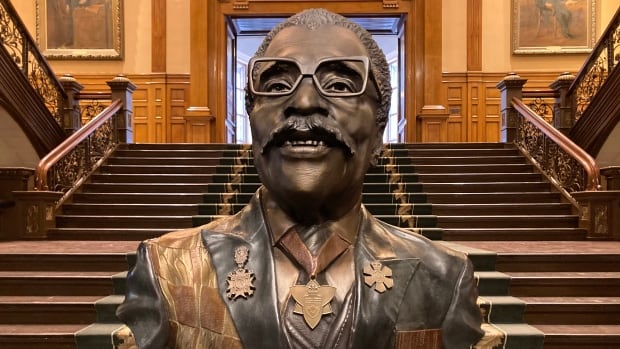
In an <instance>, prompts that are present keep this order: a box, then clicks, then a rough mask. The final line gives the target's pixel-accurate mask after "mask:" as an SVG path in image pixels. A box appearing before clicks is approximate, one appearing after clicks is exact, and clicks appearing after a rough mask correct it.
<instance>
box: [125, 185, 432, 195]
mask: <svg viewBox="0 0 620 349" xmlns="http://www.w3.org/2000/svg"><path fill="white" fill-rule="evenodd" d="M119 186H122V187H121V189H124V188H126V187H125V185H124V184H119ZM127 187H129V185H128V186H127ZM259 187H260V184H259V183H235V184H229V183H211V184H209V185H208V187H207V190H205V192H207V193H227V192H233V191H238V192H241V193H254V192H255V191H256V190H257V189H258V188H259ZM421 188H422V185H421V184H420V183H394V184H389V183H364V187H363V190H364V193H392V192H394V191H398V192H399V193H410V192H420V190H421ZM127 189H129V188H127ZM136 190H137V189H136Z"/></svg>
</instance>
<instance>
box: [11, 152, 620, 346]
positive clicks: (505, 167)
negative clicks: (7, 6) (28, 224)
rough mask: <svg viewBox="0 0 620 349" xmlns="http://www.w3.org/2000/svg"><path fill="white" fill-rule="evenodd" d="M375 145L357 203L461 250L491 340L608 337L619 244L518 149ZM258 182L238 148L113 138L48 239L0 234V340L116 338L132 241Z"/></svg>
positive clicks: (595, 341) (188, 221)
mask: <svg viewBox="0 0 620 349" xmlns="http://www.w3.org/2000/svg"><path fill="white" fill-rule="evenodd" d="M383 155H384V156H383V157H382V159H381V163H380V165H379V166H378V167H376V168H374V169H372V170H371V172H370V173H369V174H368V175H367V178H366V184H365V187H364V195H363V202H364V203H365V205H366V207H367V208H368V209H369V210H370V211H371V212H372V213H373V214H374V215H375V216H377V217H378V218H380V219H382V220H385V221H387V222H389V223H391V224H394V225H399V226H402V227H404V228H407V229H409V230H411V231H412V232H413V233H419V234H422V235H425V236H427V237H429V238H431V239H434V240H443V241H440V242H439V243H443V244H447V245H448V246H449V247H452V248H454V249H457V250H461V251H463V252H465V253H467V254H468V255H469V257H470V259H471V260H472V261H473V262H474V265H475V268H476V277H477V280H478V282H479V284H478V286H479V291H480V298H479V304H480V307H481V309H482V310H483V313H484V315H485V320H486V322H487V323H491V324H492V325H488V326H486V329H487V330H488V332H489V333H492V334H494V337H493V339H494V340H496V342H497V343H495V344H496V345H497V346H498V347H504V348H528V349H529V348H532V349H534V348H541V347H543V341H544V348H545V349H548V348H569V349H570V348H614V347H620V263H618V262H620V243H618V242H607V241H586V240H585V231H583V230H581V229H579V228H577V216H576V215H574V214H573V212H572V207H571V205H570V204H567V203H565V202H564V201H563V199H562V196H561V195H560V194H559V193H557V192H555V191H554V190H553V188H552V186H551V185H550V184H549V182H547V181H546V180H545V179H544V178H543V177H542V176H541V175H540V174H538V173H537V172H536V171H535V169H534V167H533V166H532V165H530V164H529V163H528V162H527V160H526V159H525V158H524V157H523V156H522V155H521V154H520V153H519V151H518V150H516V149H515V148H514V147H512V146H511V145H506V144H487V143H484V144H482V143H473V144H472V143H467V144H394V145H390V146H389V147H386V149H385V151H384V154H383ZM258 185H259V184H258V176H257V175H256V172H255V169H254V167H253V165H252V159H251V151H250V150H249V148H247V147H241V146H236V145H216V144H209V145H198V144H129V145H123V146H121V147H120V148H119V149H117V150H116V151H115V153H114V155H113V157H111V158H110V159H109V160H108V161H107V162H106V164H105V165H103V166H102V167H101V168H100V169H99V171H98V172H97V173H95V174H93V175H92V176H91V177H90V180H89V181H88V182H87V183H85V184H84V185H82V187H81V188H80V190H79V191H78V192H77V193H75V194H74V195H73V196H72V199H71V201H70V202H68V203H66V204H64V205H63V207H62V213H61V214H59V215H58V216H57V218H56V228H54V229H51V230H50V231H49V237H50V238H49V240H46V241H16V242H3V243H0V347H1V348H6V349H13V348H21V349H24V348H76V347H77V348H88V349H92V348H112V347H115V348H123V347H124V346H127V345H128V344H129V343H123V338H124V336H123V331H124V328H123V326H122V325H121V324H119V323H118V320H116V319H115V317H114V315H113V314H114V309H115V308H116V306H117V305H118V304H119V303H120V302H121V301H122V297H123V296H122V295H123V294H124V277H125V274H126V270H127V268H128V266H129V265H132V263H133V260H134V258H135V254H134V253H135V249H136V247H137V244H138V242H139V241H141V240H143V239H146V238H151V237H155V236H159V235H161V234H163V233H166V232H168V231H172V230H176V229H182V228H187V227H191V226H194V225H198V224H203V223H206V222H208V221H210V220H212V219H214V218H217V217H218V216H222V215H227V214H232V213H234V212H237V211H238V210H239V209H240V208H241V207H243V205H244V204H245V203H247V202H248V201H249V198H250V196H251V195H252V193H253V192H254V191H255V190H256V189H257V188H258ZM524 322H526V323H527V324H529V325H530V326H528V325H525V324H524ZM543 334H544V339H543Z"/></svg>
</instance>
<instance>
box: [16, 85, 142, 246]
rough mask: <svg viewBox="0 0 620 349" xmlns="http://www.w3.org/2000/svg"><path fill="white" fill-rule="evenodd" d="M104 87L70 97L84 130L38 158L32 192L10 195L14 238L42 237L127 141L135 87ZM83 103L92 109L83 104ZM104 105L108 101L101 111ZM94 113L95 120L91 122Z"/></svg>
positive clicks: (93, 118)
mask: <svg viewBox="0 0 620 349" xmlns="http://www.w3.org/2000/svg"><path fill="white" fill-rule="evenodd" d="M108 85H109V86H110V88H111V93H83V94H79V93H78V94H75V95H74V96H72V99H73V100H74V103H75V109H76V110H75V113H76V114H77V116H78V117H80V118H81V119H82V120H83V121H84V123H85V125H84V126H83V127H81V128H80V129H78V130H77V131H75V132H74V133H72V134H71V135H70V136H69V137H67V138H66V139H65V140H64V141H63V142H62V143H61V144H60V145H58V146H57V147H56V148H55V149H53V150H52V151H51V152H49V154H47V155H46V156H44V157H43V158H42V159H41V161H40V162H39V164H38V165H37V168H36V170H35V173H34V177H35V180H34V182H35V183H34V190H32V191H14V192H13V194H14V197H15V200H16V203H17V212H18V216H19V217H20V222H19V223H18V227H17V237H19V238H45V237H46V236H47V229H48V228H51V227H53V226H54V225H55V215H56V213H57V211H58V209H59V208H60V207H61V205H62V203H63V202H64V201H65V200H66V199H67V198H68V197H69V196H70V195H71V194H72V193H73V191H75V190H76V188H78V187H79V186H80V184H82V183H83V182H84V181H85V180H86V178H88V176H89V175H90V174H91V173H92V172H93V171H95V170H96V169H97V168H98V167H99V166H100V165H101V164H102V163H103V162H104V161H105V159H107V157H108V156H109V155H110V154H111V153H112V152H113V151H114V149H116V147H117V146H118V144H119V143H130V142H131V141H132V130H131V113H132V112H131V94H132V92H133V91H134V90H135V85H133V84H132V83H131V81H129V79H127V78H125V77H123V76H117V77H116V78H114V79H113V80H111V81H108ZM85 100H89V101H90V102H91V104H84V101H85ZM93 101H94V102H93ZM107 101H111V102H110V104H109V105H108V106H107V107H104V106H103V105H104V103H107ZM93 110H94V111H96V114H97V115H96V116H95V117H92V118H91V116H90V115H89V112H92V111H93ZM99 111H100V112H99ZM90 114H92V113H90Z"/></svg>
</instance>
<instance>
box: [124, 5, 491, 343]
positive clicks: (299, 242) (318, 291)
mask: <svg viewBox="0 0 620 349" xmlns="http://www.w3.org/2000/svg"><path fill="white" fill-rule="evenodd" d="M248 75H249V78H248V88H247V95H246V105H247V109H248V113H249V115H250V122H251V127H252V136H253V153H254V162H255V165H256V168H257V170H258V173H259V176H260V178H261V181H262V183H263V186H262V187H261V188H260V189H259V190H258V191H257V192H256V193H255V195H254V197H253V198H252V200H251V202H250V203H249V204H248V205H247V206H246V207H245V208H244V209H243V210H242V211H241V212H239V213H238V214H236V215H234V216H230V217H227V218H223V219H220V220H217V221H214V222H212V223H209V224H207V225H205V226H202V227H197V228H192V229H188V230H184V231H179V232H173V233H170V234H166V235H164V236H162V237H160V238H157V239H152V240H148V241H145V242H143V243H142V244H141V245H140V247H139V249H138V260H137V264H136V266H135V267H134V269H133V270H132V271H131V272H130V273H129V275H128V281H127V295H126V299H125V302H124V303H123V304H122V305H121V306H120V307H119V309H118V311H117V314H118V316H119V317H120V318H121V319H122V320H123V321H124V322H125V323H127V325H128V326H129V327H130V328H131V330H132V332H133V333H134V336H135V337H136V342H137V344H138V346H139V348H207V347H208V348H242V347H243V348H291V347H292V348H393V347H414V343H421V342H425V343H434V344H430V345H429V346H424V347H425V348H427V347H428V348H435V347H437V348H438V347H440V346H441V347H443V348H469V347H470V345H472V344H474V343H476V341H477V340H478V339H479V338H480V337H481V336H482V332H481V330H480V325H481V315H480V311H479V309H478V306H477V305H476V296H477V291H476V289H475V286H474V283H473V269H472V265H471V263H470V262H468V260H467V258H466V257H465V256H463V255H461V254H459V253H456V252H453V251H450V250H447V249H445V248H443V247H440V246H437V245H435V244H434V243H432V242H430V241H428V240H427V239H425V238H423V237H420V236H416V235H414V234H411V233H409V232H407V231H404V230H401V229H399V228H397V227H393V226H390V225H388V224H385V223H383V222H381V221H378V220H376V219H375V218H373V217H372V215H370V214H369V213H368V212H367V211H366V209H365V208H364V206H363V205H362V204H361V196H362V185H363V180H364V175H365V173H366V171H367V169H368V167H369V166H371V165H372V164H373V163H374V162H376V159H377V157H378V155H379V151H380V149H381V146H382V137H381V135H382V133H383V129H384V127H385V122H386V119H387V115H388V108H389V103H390V92H391V88H390V84H389V73H388V66H387V62H386V60H385V56H384V55H383V53H382V52H381V50H380V49H379V48H378V47H377V45H376V43H375V42H374V40H373V39H372V37H371V36H370V34H368V33H367V32H366V31H365V30H364V29H362V28H360V27H359V26H358V25H357V24H355V23H353V22H351V21H349V20H347V19H346V18H344V17H341V16H339V15H336V14H333V13H331V12H328V11H325V10H322V9H313V10H307V11H304V12H301V13H299V14H297V15H295V16H293V17H291V18H289V19H288V20H286V21H285V22H283V23H281V24H280V25H278V26H277V27H276V28H274V29H273V30H272V32H271V33H270V34H269V35H268V36H267V37H266V39H265V41H264V42H263V44H262V45H261V47H260V48H259V49H258V52H257V53H256V56H255V57H254V58H252V60H251V61H250V63H249V66H248ZM418 345H419V344H418Z"/></svg>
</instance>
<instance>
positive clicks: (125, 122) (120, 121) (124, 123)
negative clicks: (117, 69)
mask: <svg viewBox="0 0 620 349" xmlns="http://www.w3.org/2000/svg"><path fill="white" fill-rule="evenodd" d="M106 83H107V84H108V86H110V90H111V91H112V100H113V101H114V100H117V99H120V100H121V102H123V107H122V108H121V110H119V111H118V113H116V115H115V116H114V124H115V125H116V133H117V137H118V142H119V143H132V142H133V128H132V123H131V120H132V115H133V91H135V90H136V85H134V84H133V83H132V82H131V81H130V80H129V79H128V78H127V77H125V76H124V75H117V76H116V77H115V78H114V79H112V80H111V81H107V82H106Z"/></svg>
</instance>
